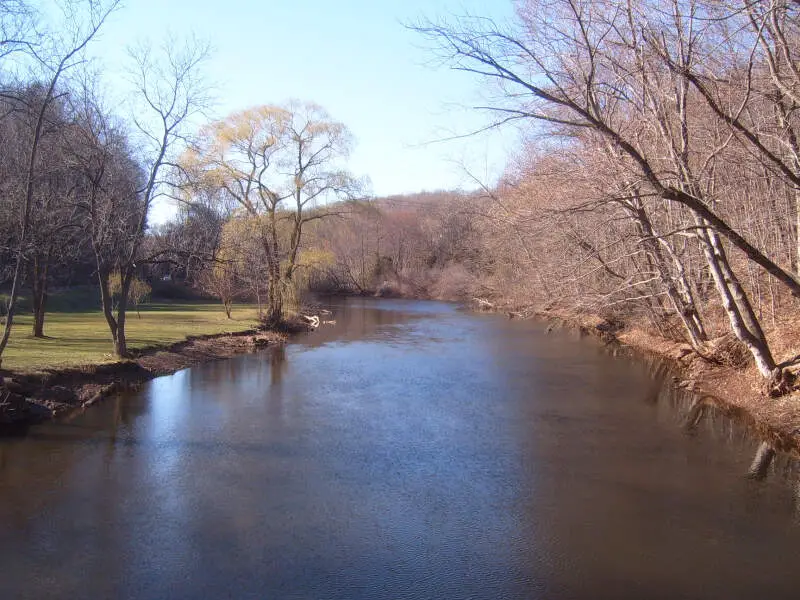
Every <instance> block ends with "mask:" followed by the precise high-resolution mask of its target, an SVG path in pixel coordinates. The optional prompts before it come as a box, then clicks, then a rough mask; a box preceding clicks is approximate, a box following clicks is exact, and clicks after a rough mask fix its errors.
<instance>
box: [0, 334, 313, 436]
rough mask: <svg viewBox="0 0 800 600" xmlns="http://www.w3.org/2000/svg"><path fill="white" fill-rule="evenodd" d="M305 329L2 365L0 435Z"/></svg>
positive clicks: (197, 338) (196, 339)
mask: <svg viewBox="0 0 800 600" xmlns="http://www.w3.org/2000/svg"><path fill="white" fill-rule="evenodd" d="M299 329H300V326H299V325H297V324H293V325H290V326H287V327H286V328H282V330H280V331H271V330H269V331H265V330H256V329H253V330H247V331H241V332H236V333H227V334H220V335H206V336H193V337H189V338H187V339H186V340H184V341H182V342H177V343H175V344H171V345H168V346H159V347H150V348H144V349H140V350H137V351H135V352H134V353H133V354H134V356H133V357H132V358H131V359H130V360H124V361H119V362H114V363H106V364H100V365H86V366H82V367H72V368H66V369H52V370H49V369H48V370H42V371H36V372H29V373H28V372H19V371H0V376H2V382H0V435H2V434H13V433H17V432H20V431H24V429H25V428H26V427H28V426H29V425H32V424H34V423H37V422H41V421H44V420H47V419H51V418H54V417H58V416H62V415H64V414H67V413H70V412H72V411H75V410H79V409H81V408H84V407H87V406H90V405H92V404H94V403H95V402H98V401H99V400H102V399H103V398H105V397H107V396H110V395H112V394H114V393H116V392H118V391H120V390H122V389H128V388H131V387H135V386H138V385H140V384H142V383H144V382H145V381H148V380H150V379H153V378H155V377H158V376H161V375H168V374H170V373H174V372H176V371H179V370H181V369H186V368H188V367H191V366H193V365H196V364H199V363H202V362H207V361H211V360H219V359H223V358H230V357H233V356H236V355H238V354H244V353H248V352H256V351H258V350H260V349H262V348H265V347H267V346H270V345H274V344H280V343H283V342H284V341H286V339H287V337H288V335H289V334H290V333H293V332H294V331H297V330H299Z"/></svg>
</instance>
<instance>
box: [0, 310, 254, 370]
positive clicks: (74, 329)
mask: <svg viewBox="0 0 800 600" xmlns="http://www.w3.org/2000/svg"><path fill="white" fill-rule="evenodd" d="M70 308H72V307H70ZM257 313H258V310H257V308H256V306H254V305H237V306H234V309H233V315H232V316H233V319H228V318H226V316H225V311H223V310H222V306H221V305H219V304H199V303H197V304H196V303H174V304H173V303H169V304H148V305H145V306H142V307H141V319H140V318H138V317H137V315H136V311H135V310H133V311H130V312H129V313H128V319H127V323H126V330H127V335H128V347H129V348H131V349H135V348H143V347H145V346H153V345H157V344H171V343H174V342H179V341H181V340H183V339H185V338H186V337H187V336H190V335H207V334H215V333H226V332H232V331H242V330H245V329H251V328H253V327H255V326H256V324H257V321H256V317H257ZM31 326H32V317H31V316H30V315H21V316H18V317H17V318H15V319H14V329H13V330H12V333H11V340H10V341H9V344H8V347H7V348H6V351H5V353H4V356H3V368H6V369H12V370H25V371H30V370H36V369H41V368H58V367H66V366H75V365H85V364H97V363H102V362H112V361H114V360H115V359H114V357H113V355H112V354H111V351H112V346H111V334H110V333H109V330H108V325H107V324H106V321H105V319H104V318H103V314H102V313H101V312H100V311H99V310H92V311H84V312H80V311H73V310H69V309H67V310H65V311H54V312H50V313H48V314H47V315H46V317H45V324H44V333H45V335H46V336H47V338H46V339H36V338H34V337H32V336H31Z"/></svg>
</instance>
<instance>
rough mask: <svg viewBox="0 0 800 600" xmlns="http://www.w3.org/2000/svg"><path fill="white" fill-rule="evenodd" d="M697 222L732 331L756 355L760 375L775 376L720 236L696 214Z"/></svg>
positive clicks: (707, 259) (753, 317)
mask: <svg viewBox="0 0 800 600" xmlns="http://www.w3.org/2000/svg"><path fill="white" fill-rule="evenodd" d="M695 221H696V223H697V225H698V226H700V227H701V229H700V232H701V233H700V235H699V238H700V241H701V244H700V245H701V246H702V250H703V254H704V255H705V257H706V261H707V263H708V266H709V269H710V270H711V275H712V277H713V279H714V284H715V285H716V287H717V291H718V292H719V295H720V298H721V300H722V307H723V308H724V309H725V313H726V314H727V315H728V320H729V321H730V324H731V329H732V330H733V333H734V335H735V336H736V338H737V339H738V340H739V341H741V342H742V343H743V344H744V345H745V346H746V347H747V349H748V350H749V352H750V354H751V355H752V356H753V359H754V360H755V363H756V367H757V368H758V371H759V372H760V373H761V375H762V376H764V377H766V378H770V377H772V376H773V375H774V371H775V368H776V365H775V360H774V359H773V357H772V353H771V352H770V349H769V346H768V344H767V341H766V339H765V338H764V332H763V331H762V330H761V327H760V325H758V321H757V319H755V314H754V313H753V309H752V306H751V305H750V301H749V300H748V298H747V295H746V294H745V293H744V290H742V288H741V285H740V284H739V280H738V278H737V277H736V274H735V273H734V272H733V270H732V269H731V268H730V265H729V264H728V260H727V256H726V254H725V251H724V248H723V247H722V243H721V241H720V239H719V236H718V235H717V233H716V232H715V231H714V230H713V229H711V228H710V227H708V222H707V221H705V219H703V218H702V217H700V216H697V215H696V216H695Z"/></svg>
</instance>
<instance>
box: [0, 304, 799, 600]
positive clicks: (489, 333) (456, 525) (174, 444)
mask: <svg viewBox="0 0 800 600" xmlns="http://www.w3.org/2000/svg"><path fill="white" fill-rule="evenodd" d="M332 309H333V315H332V316H330V317H327V318H329V319H335V321H336V324H335V325H325V326H323V327H322V328H320V330H319V331H317V332H314V333H311V334H308V335H303V336H300V337H299V338H298V339H296V340H294V341H293V342H291V343H289V344H288V345H286V346H285V347H282V348H277V349H269V350H266V351H263V352H260V353H257V354H252V355H245V356H241V357H237V358H235V359H232V360H226V361H219V362H214V363H208V364H205V365H202V366H198V367H195V368H192V369H188V370H185V371H180V372H178V373H175V374H174V375H171V376H168V377H161V378H158V379H155V380H153V381H152V382H150V383H148V384H146V385H145V386H144V387H143V388H142V389H141V390H139V391H137V392H131V393H127V394H123V395H121V396H120V397H118V398H115V399H110V400H108V401H107V402H105V403H102V404H101V405H99V406H96V407H94V408H92V409H90V410H88V411H86V412H84V413H83V414H81V415H78V416H75V417H73V418H71V419H69V420H66V421H63V422H58V423H49V424H45V425H42V426H37V427H35V428H33V429H32V430H31V431H30V432H29V434H28V435H27V436H26V437H24V438H16V439H6V440H0V598H3V599H18V598H48V599H54V598H65V599H67V598H69V599H74V598H131V599H133V598H137V599H139V598H142V599H162V598H170V599H183V598H186V599H190V598H202V599H211V598H236V599H240V598H276V599H284V598H285V599H323V598H324V599H328V598H330V599H361V598H364V599H387V600H388V599H394V600H402V599H411V598H426V599H427V598H441V599H462V598H463V599H467V598H475V599H479V598H480V599H483V598H486V599H494V598H498V599H505V598H507V599H517V598H520V599H522V598H533V599H536V598H543V599H544V598H575V599H583V598H587V599H588V598H616V599H624V598H631V599H634V598H636V599H643V600H647V599H660V598H664V599H678V598H680V599H690V598H724V599H726V600H730V599H735V598H759V597H760V598H769V599H770V600H774V599H780V598H797V597H798V593H800V592H798V588H799V587H800V585H799V584H800V508H799V506H798V505H799V504H800V501H799V500H798V496H797V489H798V488H797V477H798V468H797V465H796V464H794V463H792V462H791V461H789V460H788V459H782V460H780V461H778V463H777V464H776V466H775V467H774V468H773V472H772V473H771V474H770V476H769V477H767V479H766V480H764V481H754V480H751V479H748V478H747V477H746V476H745V475H746V473H747V470H748V466H749V463H750V461H751V459H752V457H753V453H754V452H755V449H756V447H757V446H758V440H756V439H753V438H752V437H751V436H750V435H749V434H748V433H747V432H746V431H744V430H743V428H742V427H741V426H739V425H737V424H736V423H733V422H731V421H729V420H727V419H726V418H724V417H722V416H720V415H715V414H713V413H711V414H709V416H707V417H706V419H705V420H704V421H703V422H701V423H700V425H699V427H698V428H697V429H696V430H695V431H693V432H691V433H690V432H687V430H686V429H685V428H684V427H682V426H681V422H682V420H683V418H684V415H685V411H686V408H687V407H688V401H689V400H688V399H687V398H686V397H685V396H684V395H683V394H681V393H679V392H677V391H676V390H674V389H673V388H672V387H670V385H669V382H668V378H667V381H665V380H664V377H663V376H662V375H663V370H661V369H657V368H656V366H654V365H653V364H649V363H647V362H646V361H642V360H635V359H631V358H629V357H621V356H619V357H615V356H613V355H612V354H611V353H610V352H609V351H608V350H607V349H605V348H603V347H602V345H601V344H599V343H598V342H596V341H595V340H588V339H580V338H579V337H578V336H577V335H575V334H571V333H567V332H553V333H550V334H548V333H546V331H545V328H544V326H543V325H542V324H540V323H535V322H519V321H513V320H512V321H510V320H507V319H505V318H502V317H500V316H496V315H495V316H492V315H486V316H483V315H473V314H469V313H464V312H460V311H458V310H456V309H455V308H454V307H452V306H450V305H446V304H440V303H433V302H413V301H395V300H384V301H376V300H353V301H349V302H346V303H345V302H344V301H342V302H341V303H340V305H334V306H333V307H332Z"/></svg>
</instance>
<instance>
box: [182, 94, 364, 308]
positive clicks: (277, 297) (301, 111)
mask: <svg viewBox="0 0 800 600" xmlns="http://www.w3.org/2000/svg"><path fill="white" fill-rule="evenodd" d="M350 148H351V136H350V133H349V131H348V130H347V128H346V127H345V126H344V125H343V124H342V123H339V122H337V121H334V120H333V119H331V117H330V116H329V115H328V113H327V112H326V111H325V110H324V109H323V108H321V107H320V106H318V105H316V104H313V103H302V102H296V101H293V102H289V103H288V104H286V105H284V106H258V107H254V108H249V109H246V110H242V111H238V112H235V113H233V114H231V115H229V116H228V117H226V118H224V119H222V120H219V121H215V122H213V123H211V124H209V125H207V126H205V127H204V128H203V129H202V130H201V131H200V135H199V136H198V142H197V143H196V144H195V146H194V147H193V148H192V149H191V150H189V151H187V152H186V153H184V155H183V157H182V160H181V163H182V164H181V166H182V172H183V173H185V175H186V177H187V179H188V182H187V183H188V186H189V188H190V189H191V187H192V186H198V189H199V187H200V186H204V187H206V188H207V187H209V186H210V187H213V188H215V189H216V190H217V191H218V192H219V194H217V195H216V196H217V197H219V198H220V199H221V201H230V200H233V201H235V202H236V203H237V204H238V205H239V206H240V207H241V209H242V210H243V211H244V212H245V213H246V214H247V215H249V216H250V217H252V218H255V219H257V223H258V224H259V231H258V239H259V243H260V245H261V249H262V250H263V258H264V260H265V262H266V279H267V281H266V289H267V311H266V320H267V321H268V322H271V323H275V322H278V321H280V320H281V319H282V318H283V316H284V302H285V300H290V299H292V298H294V297H296V292H297V282H296V272H297V269H298V267H299V266H300V261H299V256H300V250H301V239H302V233H303V227H304V225H305V224H306V223H308V222H309V221H312V220H315V219H321V218H325V217H328V216H330V215H332V214H340V213H341V212H342V210H343V204H342V202H341V201H343V200H348V199H351V198H354V197H355V196H356V195H357V194H358V191H359V189H360V185H359V182H358V181H357V180H356V179H355V178H354V177H353V176H352V175H351V174H350V173H349V172H348V171H347V170H346V169H345V168H344V161H345V160H346V159H347V157H348V156H349V153H350Z"/></svg>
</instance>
